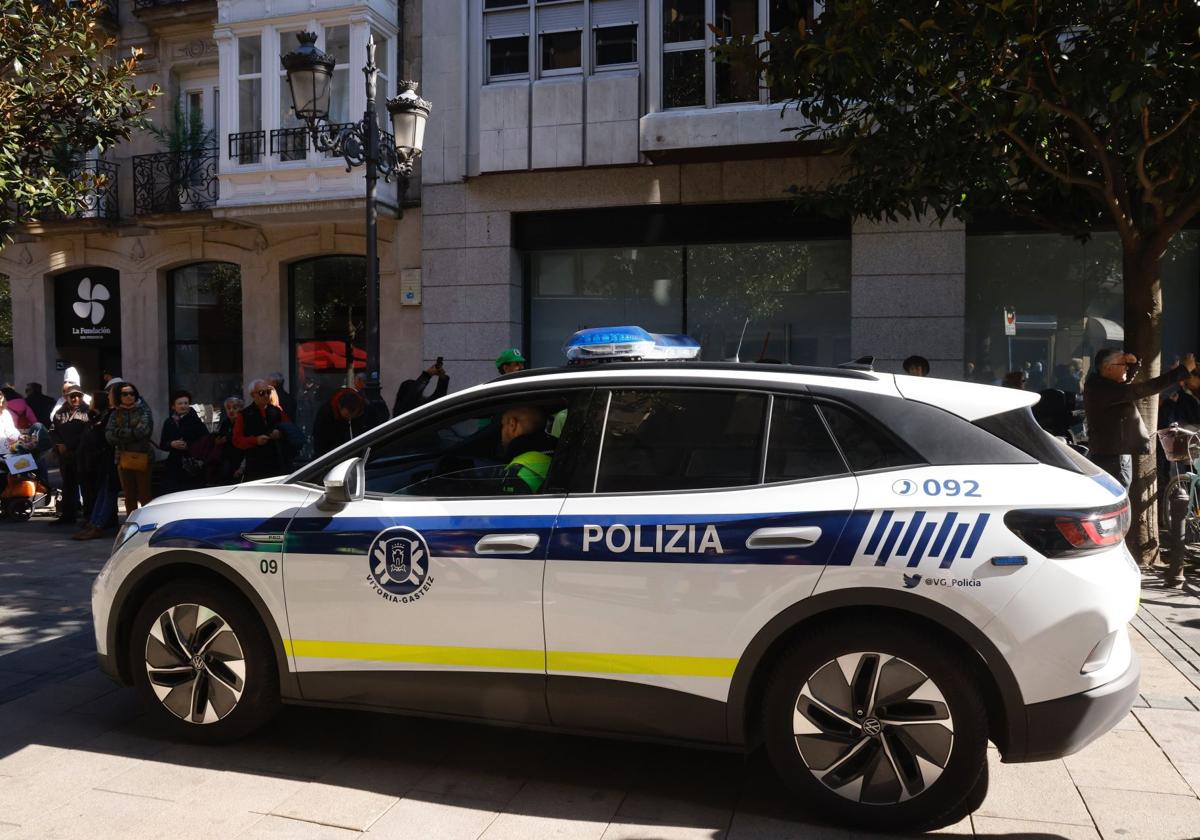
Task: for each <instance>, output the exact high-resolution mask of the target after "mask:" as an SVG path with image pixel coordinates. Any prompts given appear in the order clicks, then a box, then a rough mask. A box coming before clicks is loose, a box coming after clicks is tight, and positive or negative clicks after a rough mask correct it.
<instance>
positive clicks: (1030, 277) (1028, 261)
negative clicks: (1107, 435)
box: [947, 229, 1200, 393]
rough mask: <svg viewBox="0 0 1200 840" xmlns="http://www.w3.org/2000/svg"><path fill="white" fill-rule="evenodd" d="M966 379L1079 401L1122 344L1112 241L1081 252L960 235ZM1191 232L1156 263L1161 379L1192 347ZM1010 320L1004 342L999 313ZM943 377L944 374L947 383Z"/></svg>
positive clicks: (1199, 299)
mask: <svg viewBox="0 0 1200 840" xmlns="http://www.w3.org/2000/svg"><path fill="white" fill-rule="evenodd" d="M967 233H968V236H967V284H966V285H967V306H966V314H967V323H966V349H965V360H966V363H967V370H966V375H967V378H968V379H974V380H977V381H980V382H987V383H993V384H999V383H1000V381H1001V380H1002V379H1003V378H1004V375H1005V373H1007V372H1010V371H1011V372H1017V373H1021V374H1023V379H1024V383H1025V388H1026V389H1027V390H1032V391H1040V390H1043V389H1045V388H1058V389H1061V390H1064V391H1067V392H1068V393H1078V392H1079V389H1080V385H1081V380H1082V378H1083V377H1084V376H1086V375H1087V372H1088V371H1089V369H1090V367H1091V360H1092V358H1093V357H1094V356H1095V354H1096V351H1097V350H1100V349H1102V348H1105V347H1120V346H1121V345H1122V344H1123V342H1124V338H1125V328H1124V300H1125V288H1124V282H1123V277H1122V268H1121V243H1120V241H1119V238H1118V236H1117V234H1116V233H1113V232H1104V233H1096V234H1093V235H1092V237H1091V238H1090V239H1089V240H1088V241H1087V242H1084V243H1081V242H1078V241H1077V240H1075V239H1072V238H1070V237H1067V236H1059V235H1056V234H1053V233H1040V232H1039V233H1033V232H1028V233H1021V232H975V231H973V230H971V229H968V231H967ZM1198 280H1200V231H1184V232H1183V233H1181V234H1179V235H1177V236H1176V237H1175V238H1174V239H1173V240H1172V241H1171V244H1170V246H1169V247H1168V248H1167V252H1166V253H1165V254H1164V255H1163V259H1162V286H1163V301H1164V306H1163V359H1162V365H1163V369H1164V370H1165V369H1166V368H1168V367H1169V366H1170V365H1171V364H1172V363H1173V362H1174V361H1175V360H1176V359H1178V358H1180V357H1182V356H1183V355H1184V354H1185V353H1187V352H1189V351H1191V350H1193V349H1194V348H1195V347H1196V346H1197V344H1198V343H1200V334H1198V331H1197V321H1198V320H1200V318H1198V316H1200V283H1198V282H1197V281H1198ZM1005 309H1010V310H1012V311H1013V312H1014V313H1015V315H1016V334H1015V335H1011V336H1010V335H1006V334H1005V329H1004V326H1005V323H1004V310H1005ZM947 375H951V374H947Z"/></svg>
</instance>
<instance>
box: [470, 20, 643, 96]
mask: <svg viewBox="0 0 1200 840" xmlns="http://www.w3.org/2000/svg"><path fill="white" fill-rule="evenodd" d="M641 5H642V4H641V3H640V2H639V0H535V2H532V3H530V2H516V1H515V0H485V2H484V6H483V9H484V16H483V37H484V51H485V55H484V67H485V69H486V71H487V72H486V80H485V81H486V82H500V81H509V80H512V79H527V78H532V77H535V76H536V77H537V78H541V77H546V76H558V75H567V74H574V73H581V72H584V71H585V70H587V69H590V70H591V71H592V72H595V71H597V70H609V69H612V68H614V67H629V66H637V61H638V25H639V21H640V19H641V11H640V9H641ZM589 27H590V28H591V32H592V35H591V37H590V38H585V37H584V33H585V32H587V31H588V29H589ZM531 33H534V34H536V36H537V37H536V40H535V39H534V38H532V37H531ZM534 56H536V58H537V65H536V67H535V66H533V65H532V64H531V61H532V59H533V58H534Z"/></svg>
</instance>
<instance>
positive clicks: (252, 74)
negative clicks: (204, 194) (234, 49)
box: [231, 35, 262, 163]
mask: <svg viewBox="0 0 1200 840" xmlns="http://www.w3.org/2000/svg"><path fill="white" fill-rule="evenodd" d="M237 43H238V88H237V90H238V128H237V130H238V133H239V134H240V135H242V137H243V145H245V146H246V148H238V149H235V150H231V155H233V156H235V157H236V158H237V160H238V163H258V161H259V158H260V155H261V151H260V150H261V146H262V142H261V140H262V138H261V137H258V136H255V134H256V133H257V132H261V131H262V36H261V35H249V36H246V37H244V38H238V42H237ZM247 135H249V136H247Z"/></svg>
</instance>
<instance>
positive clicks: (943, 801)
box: [763, 622, 987, 830]
mask: <svg viewBox="0 0 1200 840" xmlns="http://www.w3.org/2000/svg"><path fill="white" fill-rule="evenodd" d="M926 636H927V633H924V632H922V631H920V630H917V629H914V628H911V627H909V626H907V625H904V624H901V623H883V622H880V623H873V624H871V625H869V626H860V625H858V624H856V623H851V622H846V623H839V624H836V625H830V626H827V627H825V628H823V629H821V630H819V631H816V632H814V633H813V634H811V635H809V636H806V637H804V638H803V639H802V640H801V641H800V642H799V643H798V644H797V646H796V647H795V648H794V649H792V650H791V651H790V652H789V653H787V654H785V655H784V657H783V658H782V659H781V660H780V661H779V663H778V664H777V666H776V668H775V671H774V673H773V675H772V677H771V680H770V683H769V684H768V688H767V692H766V697H765V699H764V708H763V713H764V731H765V734H766V745H767V752H768V754H769V755H770V757H771V761H772V763H773V764H774V766H775V768H776V770H777V771H778V772H779V774H780V776H781V777H782V779H783V781H784V782H785V784H787V785H788V786H789V787H790V788H791V789H792V790H793V791H795V792H796V793H797V794H799V795H800V796H802V797H803V798H804V799H805V800H807V801H808V802H810V803H812V804H813V805H814V806H816V810H818V811H820V812H825V813H828V814H830V815H832V816H833V817H835V818H836V819H838V820H839V821H841V822H846V823H850V824H852V825H855V826H860V827H863V828H868V829H891V830H898V829H911V830H925V829H929V828H934V827H940V826H943V825H948V824H950V823H953V822H955V821H957V820H959V819H961V818H962V817H964V816H965V815H966V814H967V813H969V811H970V810H971V809H973V808H974V807H977V806H978V804H979V803H980V802H982V801H983V796H984V794H985V793H986V786H987V776H986V773H987V714H986V712H985V710H984V705H983V699H982V698H981V697H980V695H979V692H978V689H977V688H976V685H975V680H974V679H973V675H972V674H971V672H970V670H969V667H968V666H967V665H966V664H965V663H963V662H962V661H960V660H959V659H958V658H957V657H956V656H954V655H952V654H950V653H949V652H948V651H947V650H946V647H945V645H944V644H940V645H939V644H938V643H937V642H936V641H935V640H930V639H928V638H926Z"/></svg>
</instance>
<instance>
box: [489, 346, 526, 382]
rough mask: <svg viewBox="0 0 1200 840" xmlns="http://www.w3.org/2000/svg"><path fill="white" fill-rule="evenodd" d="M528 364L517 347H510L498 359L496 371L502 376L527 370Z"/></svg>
mask: <svg viewBox="0 0 1200 840" xmlns="http://www.w3.org/2000/svg"><path fill="white" fill-rule="evenodd" d="M526 364H527V362H526V361H525V356H524V355H522V353H521V351H520V350H518V349H517V348H516V347H509V348H508V349H507V350H504V351H502V352H501V353H500V355H499V356H497V357H496V370H498V371H500V375H501V376H507V375H508V374H510V373H517V372H518V371H522V370H525V367H526Z"/></svg>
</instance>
